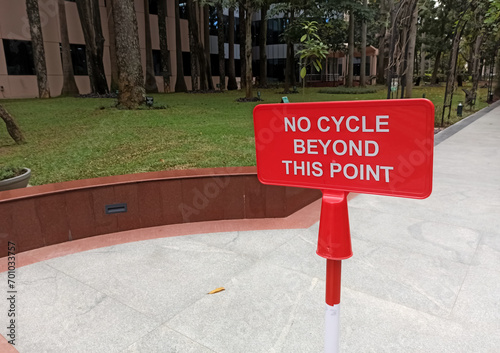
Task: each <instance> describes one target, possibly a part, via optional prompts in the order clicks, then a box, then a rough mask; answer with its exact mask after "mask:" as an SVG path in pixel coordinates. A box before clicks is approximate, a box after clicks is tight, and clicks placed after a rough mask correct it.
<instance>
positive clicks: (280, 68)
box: [267, 59, 286, 82]
mask: <svg viewBox="0 0 500 353" xmlns="http://www.w3.org/2000/svg"><path fill="white" fill-rule="evenodd" d="M285 67H286V59H267V77H270V78H274V79H276V80H278V81H279V82H283V81H285Z"/></svg>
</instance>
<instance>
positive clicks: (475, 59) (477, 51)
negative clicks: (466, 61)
mask: <svg viewBox="0 0 500 353" xmlns="http://www.w3.org/2000/svg"><path fill="white" fill-rule="evenodd" d="M483 38H484V35H483V34H481V35H478V36H477V37H476V40H475V42H474V49H473V54H472V92H471V93H472V94H473V95H475V94H476V92H477V87H478V86H479V66H480V65H479V61H480V59H481V44H482V43H483Z"/></svg>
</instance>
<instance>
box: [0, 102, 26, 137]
mask: <svg viewBox="0 0 500 353" xmlns="http://www.w3.org/2000/svg"><path fill="white" fill-rule="evenodd" d="M0 118H2V120H3V121H4V122H5V125H6V126H7V132H8V133H9V135H10V137H12V139H13V140H14V141H15V142H16V143H17V144H21V143H24V142H25V139H24V136H23V133H22V132H21V129H19V126H17V123H16V121H15V120H14V118H13V117H12V116H11V115H10V114H9V112H8V111H7V110H5V108H4V107H2V106H1V105H0Z"/></svg>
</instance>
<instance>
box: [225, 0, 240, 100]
mask: <svg viewBox="0 0 500 353" xmlns="http://www.w3.org/2000/svg"><path fill="white" fill-rule="evenodd" d="M228 42H229V43H228V47H229V50H228V55H229V62H228V67H227V75H228V81H227V89H228V90H229V91H232V90H235V89H238V84H237V83H236V70H235V67H234V8H233V7H230V8H229V38H228Z"/></svg>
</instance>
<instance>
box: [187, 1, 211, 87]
mask: <svg viewBox="0 0 500 353" xmlns="http://www.w3.org/2000/svg"><path fill="white" fill-rule="evenodd" d="M186 4H187V9H188V10H187V13H188V29H189V48H190V51H191V87H192V90H193V91H196V90H197V89H200V90H206V89H207V76H206V61H205V53H204V49H203V45H202V44H201V41H200V36H199V31H198V22H199V21H198V18H197V11H196V5H195V2H194V0H187V1H186Z"/></svg>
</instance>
